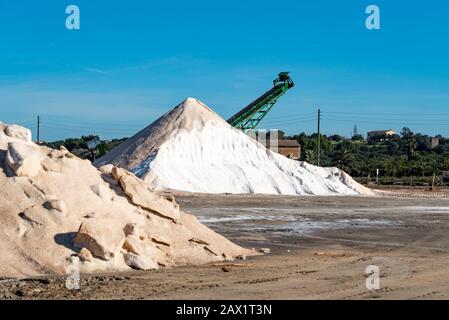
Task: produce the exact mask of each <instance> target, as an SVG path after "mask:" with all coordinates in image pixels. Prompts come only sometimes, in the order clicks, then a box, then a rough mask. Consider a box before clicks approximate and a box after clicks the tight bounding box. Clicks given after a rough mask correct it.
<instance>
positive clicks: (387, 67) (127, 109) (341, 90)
mask: <svg viewBox="0 0 449 320" xmlns="http://www.w3.org/2000/svg"><path fill="white" fill-rule="evenodd" d="M69 4H76V5H78V6H79V7H80V10H81V30H76V31H68V30H66V28H65V18H66V14H65V8H66V6H67V5H69ZM369 4H376V5H378V6H379V7H380V9H381V30H378V31H373V30H371V31H369V30H367V29H366V28H365V18H366V14H365V8H366V6H367V5H369ZM448 20H449V2H448V1H447V0H428V1H419V2H417V1H402V0H395V1H391V0H390V1H384V0H373V1H355V0H354V1H323V0H316V1H298V0H285V1H265V0H257V1H242V0H240V1H235V0H226V1H211V0H208V1H196V0H190V1H179V0H173V1H152V0H151V1H149V0H146V1H133V0H131V1H103V0H95V1H92V0H89V1H87V0H73V1H71V2H66V1H50V0H39V1H31V0H30V1H21V0H17V1H6V0H1V1H0V36H1V37H0V120H1V121H3V122H19V123H23V124H26V125H30V126H31V127H33V126H34V122H33V119H34V118H35V117H36V116H37V115H38V114H40V115H42V122H43V127H42V136H43V138H44V139H46V140H53V139H57V138H63V137H70V136H79V135H81V134H88V133H94V134H100V135H101V136H102V137H103V138H111V137H119V136H128V135H131V134H133V133H135V132H136V131H137V130H138V129H140V128H142V127H144V126H146V125H147V124H149V123H151V122H152V121H153V120H154V119H156V118H157V117H158V116H160V115H161V114H162V113H164V112H166V111H167V110H169V109H170V108H172V107H173V106H174V105H176V104H177V103H178V102H180V101H181V100H183V99H184V98H185V97H188V96H193V97H196V98H199V99H201V100H202V101H204V102H205V103H206V104H208V105H209V106H211V107H212V108H213V109H214V110H215V111H216V112H218V113H219V114H221V115H222V116H224V117H225V118H226V117H228V116H231V115H232V114H233V113H234V112H236V111H238V110H239V109H240V108H241V107H243V106H245V105H246V104H247V103H249V102H250V101H251V100H253V99H254V98H256V97H257V96H258V95H260V94H261V93H263V92H264V91H265V90H267V89H269V87H270V86H271V81H272V80H273V78H274V77H275V76H276V75H277V73H278V72H279V71H290V72H291V74H292V77H293V79H294V80H295V82H296V84H297V86H296V87H295V88H294V89H293V90H291V91H290V92H289V93H288V94H287V95H286V96H285V97H283V98H282V99H281V100H280V101H279V102H278V104H277V105H276V106H275V109H273V112H272V113H270V114H269V116H268V117H267V119H266V120H264V122H263V123H262V124H261V128H280V129H284V130H286V131H287V132H288V133H297V132H301V131H306V132H314V131H315V127H316V124H315V122H316V117H315V116H314V113H315V112H316V109H317V108H318V107H320V108H321V109H322V110H323V132H324V133H327V134H329V133H338V134H342V135H346V136H348V135H349V134H350V132H351V130H352V128H353V127H354V124H355V123H357V126H358V129H359V131H360V132H362V133H365V132H366V131H367V130H371V129H383V128H393V129H396V130H400V129H401V127H403V126H405V125H408V126H410V127H411V128H412V129H413V130H415V131H421V132H425V133H428V134H432V135H433V134H439V133H440V134H443V135H448V136H449V25H448V23H447V21H448Z"/></svg>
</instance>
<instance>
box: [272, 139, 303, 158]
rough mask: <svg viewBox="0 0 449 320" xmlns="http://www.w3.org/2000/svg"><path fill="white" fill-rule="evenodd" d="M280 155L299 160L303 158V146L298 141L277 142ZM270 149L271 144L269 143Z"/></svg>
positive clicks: (283, 140) (284, 140)
mask: <svg viewBox="0 0 449 320" xmlns="http://www.w3.org/2000/svg"><path fill="white" fill-rule="evenodd" d="M277 144H278V146H277V147H278V151H277V152H278V153H279V154H282V155H283V156H286V157H287V158H290V159H294V160H299V159H300V158H301V145H300V144H299V143H298V141H296V140H288V139H281V140H278V141H277ZM268 148H269V149H270V143H269V141H268Z"/></svg>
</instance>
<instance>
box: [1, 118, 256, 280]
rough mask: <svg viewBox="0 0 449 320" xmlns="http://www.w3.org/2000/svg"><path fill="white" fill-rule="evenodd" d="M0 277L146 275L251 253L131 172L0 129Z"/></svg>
mask: <svg viewBox="0 0 449 320" xmlns="http://www.w3.org/2000/svg"><path fill="white" fill-rule="evenodd" d="M0 186H1V187H0V225H1V228H0V277H21V276H33V275H41V274H53V273H55V274H63V273H68V272H73V270H79V271H80V272H94V271H95V272H97V271H126V270H130V269H131V268H134V269H141V270H149V269H157V268H159V267H161V266H176V265H186V264H202V263H206V262H210V261H222V260H232V259H233V257H236V256H239V255H249V254H252V252H251V251H248V250H246V249H243V248H241V247H239V246H237V245H235V244H233V243H231V242H230V241H228V240H226V239H225V238H223V237H222V236H220V235H218V234H216V233H215V232H213V231H212V230H210V229H208V228H207V227H205V226H203V225H202V224H200V223H199V222H198V221H197V219H196V218H195V217H194V216H192V215H189V214H186V213H184V212H182V211H181V210H180V209H179V206H178V204H177V203H176V202H175V199H174V198H168V199H167V198H165V197H162V196H160V195H158V194H156V193H154V192H151V191H150V190H149V189H148V187H147V186H146V185H145V184H144V183H143V182H142V181H141V180H140V179H138V178H137V177H136V176H134V175H133V174H132V173H130V172H128V171H126V170H124V169H119V168H117V167H113V166H106V167H102V168H101V169H100V170H98V169H97V168H95V167H94V166H92V165H91V163H90V162H89V161H87V160H81V159H79V158H77V157H75V156H74V155H73V154H71V153H70V152H68V151H67V150H66V149H65V148H62V149H60V150H53V149H50V148H47V147H42V146H38V145H36V144H34V143H33V142H31V132H30V130H28V129H26V128H23V127H20V126H16V125H4V124H0Z"/></svg>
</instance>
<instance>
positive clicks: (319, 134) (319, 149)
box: [316, 109, 321, 166]
mask: <svg viewBox="0 0 449 320" xmlns="http://www.w3.org/2000/svg"><path fill="white" fill-rule="evenodd" d="M317 131H318V138H317V139H318V144H317V149H318V150H317V155H316V158H317V166H320V160H321V159H320V158H321V110H320V109H318V130H317Z"/></svg>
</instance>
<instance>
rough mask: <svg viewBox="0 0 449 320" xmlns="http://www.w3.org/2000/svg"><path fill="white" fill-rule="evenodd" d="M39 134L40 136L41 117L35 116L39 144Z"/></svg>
mask: <svg viewBox="0 0 449 320" xmlns="http://www.w3.org/2000/svg"><path fill="white" fill-rule="evenodd" d="M40 134H41V117H40V116H37V141H36V142H37V143H39V142H40Z"/></svg>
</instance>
